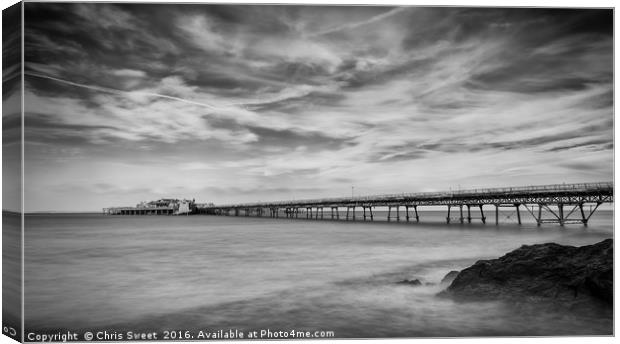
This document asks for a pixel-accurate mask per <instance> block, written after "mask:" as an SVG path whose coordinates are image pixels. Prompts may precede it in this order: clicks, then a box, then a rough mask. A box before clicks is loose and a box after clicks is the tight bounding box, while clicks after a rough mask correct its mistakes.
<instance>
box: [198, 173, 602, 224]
mask: <svg viewBox="0 0 620 344" xmlns="http://www.w3.org/2000/svg"><path fill="white" fill-rule="evenodd" d="M613 193H614V186H613V183H612V182H602V183H580V184H555V185H538V186H525V187H506V188H492V189H475V190H459V191H450V192H425V193H402V194H389V195H373V196H358V197H343V198H323V199H307V200H291V201H277V202H258V203H244V204H228V205H212V204H208V205H206V204H204V205H201V204H197V205H196V209H195V211H196V212H197V213H199V214H210V215H228V216H259V217H261V216H268V217H273V218H280V217H284V218H293V219H331V220H340V219H342V220H347V221H349V220H350V221H355V220H363V221H374V219H375V213H373V209H375V211H376V208H377V207H383V208H387V220H388V221H402V220H404V221H407V222H410V221H415V222H419V221H420V216H419V213H418V207H421V206H424V207H427V206H432V207H439V206H442V207H446V210H447V216H446V222H447V223H450V222H451V221H457V222H460V223H465V221H467V222H468V223H471V222H472V219H479V220H481V221H482V222H483V223H486V221H487V217H486V215H485V213H484V209H483V206H485V205H490V206H494V210H495V224H499V208H500V207H511V208H513V209H515V210H516V214H517V221H518V223H519V224H521V209H525V210H526V211H527V212H528V213H529V214H531V215H532V216H533V217H534V219H535V220H536V223H537V224H538V225H539V226H540V225H541V224H542V223H558V224H560V225H561V226H563V225H564V224H568V223H580V224H583V225H584V226H587V224H588V220H589V219H590V217H592V215H593V214H594V212H595V211H596V210H597V209H598V207H599V206H600V205H601V204H603V203H612V202H613ZM586 206H589V207H586ZM345 208H346V213H345V215H344V216H342V218H341V210H343V209H345ZM472 208H473V211H474V213H478V214H477V215H478V216H475V217H474V216H472ZM325 209H328V212H325ZM356 210H358V212H357V213H356ZM359 210H361V212H360V211H359ZM401 210H403V212H402V213H401ZM455 212H456V215H457V217H456V219H454V218H453V217H451V216H454V215H455ZM465 212H466V213H465Z"/></svg>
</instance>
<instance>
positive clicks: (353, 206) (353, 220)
mask: <svg viewBox="0 0 620 344" xmlns="http://www.w3.org/2000/svg"><path fill="white" fill-rule="evenodd" d="M352 220H353V221H355V206H353V218H352Z"/></svg>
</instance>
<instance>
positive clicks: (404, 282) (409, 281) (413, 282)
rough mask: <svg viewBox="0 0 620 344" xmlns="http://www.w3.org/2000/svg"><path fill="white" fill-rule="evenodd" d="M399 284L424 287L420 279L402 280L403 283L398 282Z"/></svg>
mask: <svg viewBox="0 0 620 344" xmlns="http://www.w3.org/2000/svg"><path fill="white" fill-rule="evenodd" d="M396 283H397V284H407V285H413V286H418V285H422V282H420V280H419V279H414V280H408V279H405V280H402V281H398V282H396Z"/></svg>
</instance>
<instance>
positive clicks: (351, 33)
mask: <svg viewBox="0 0 620 344" xmlns="http://www.w3.org/2000/svg"><path fill="white" fill-rule="evenodd" d="M25 8H26V10H25V22H26V26H25V42H24V43H25V67H24V68H25V86H24V87H25V104H26V105H25V125H26V127H25V157H26V158H25V170H24V176H25V185H26V187H25V209H26V211H99V210H101V208H103V207H109V206H121V205H134V204H136V203H138V202H140V201H143V200H152V199H157V198H162V197H166V198H168V197H172V198H189V199H193V198H194V199H196V201H198V202H214V203H216V204H218V203H219V204H222V203H234V202H249V201H269V200H285V199H303V198H315V197H341V196H347V195H351V193H352V192H353V193H354V194H355V195H356V196H357V195H369V194H384V193H401V192H425V191H443V190H450V189H452V190H455V189H470V188H480V187H496V186H497V187H501V186H521V185H530V184H553V183H577V182H596V181H611V180H612V179H613V37H612V33H613V17H612V11H611V10H593V9H573V10H571V9H544V8H537V9H527V8H521V9H516V8H466V7H442V8H432V7H380V6H364V7H353V6H341V7H338V6H297V5H295V6H292V5H291V6H286V5H281V6H269V5H255V6H247V5H181V4H173V5H166V4H122V5H119V4H110V3H81V4H68V3H64V4H51V3H26V5H25ZM352 188H353V189H352Z"/></svg>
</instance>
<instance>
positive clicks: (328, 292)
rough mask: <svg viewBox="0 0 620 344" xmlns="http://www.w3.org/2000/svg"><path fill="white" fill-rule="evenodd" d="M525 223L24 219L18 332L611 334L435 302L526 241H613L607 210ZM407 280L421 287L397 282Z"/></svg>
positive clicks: (549, 313)
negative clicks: (459, 279) (581, 220)
mask: <svg viewBox="0 0 620 344" xmlns="http://www.w3.org/2000/svg"><path fill="white" fill-rule="evenodd" d="M325 214H326V215H325V216H326V217H327V216H328V212H327V211H326V212H325ZM521 215H522V217H523V219H524V220H523V221H524V223H523V224H522V225H518V224H517V223H516V218H515V214H514V212H510V211H502V212H501V213H500V224H499V225H495V219H494V214H488V216H489V218H488V219H487V223H486V224H483V223H482V222H481V221H480V219H473V220H472V223H471V224H470V223H467V221H465V223H464V224H461V223H459V221H458V220H454V219H453V221H452V223H451V224H446V219H445V217H446V214H445V212H435V211H426V212H424V211H422V212H421V213H420V222H419V223H416V222H415V221H413V219H412V220H411V221H410V222H406V221H405V220H404V217H403V215H402V214H401V221H400V222H394V221H392V222H389V223H388V222H386V221H385V216H386V214H385V213H383V214H382V213H380V212H379V213H376V214H375V220H376V221H373V222H370V221H363V220H362V219H361V217H360V213H358V214H357V219H356V221H345V220H344V219H343V217H341V219H340V220H339V221H336V220H315V219H312V220H309V219H287V218H277V219H275V218H269V217H262V218H259V217H246V216H238V217H237V216H210V215H193V216H111V215H102V214H31V215H26V216H25V234H24V235H25V241H24V244H25V266H24V272H25V281H24V285H25V300H24V312H25V333H26V334H28V333H31V332H32V333H60V332H61V331H76V332H78V333H85V332H86V331H89V332H92V333H103V332H105V334H106V335H109V338H107V339H109V340H115V339H116V340H118V339H128V338H127V332H128V331H135V332H138V333H141V332H148V331H152V332H156V333H157V334H158V335H159V337H158V338H157V339H162V336H163V335H164V333H167V334H168V336H171V334H170V333H174V336H175V338H176V337H177V336H180V338H178V339H183V340H187V339H202V340H204V339H208V338H204V337H203V338H197V337H196V336H197V335H199V333H200V332H199V331H203V336H204V335H205V334H206V333H211V335H216V336H217V334H220V335H221V334H222V333H224V332H226V331H228V332H226V333H232V331H238V332H237V333H245V335H246V337H245V338H247V335H248V334H250V333H251V332H253V331H256V332H257V333H259V334H262V333H265V336H267V335H268V333H271V334H272V337H271V338H268V337H263V338H262V339H279V338H288V339H291V338H294V337H290V336H291V334H292V335H299V334H304V333H305V335H310V336H315V337H323V336H324V337H334V338H394V337H400V338H412V337H468V336H476V337H479V336H563V335H610V334H612V333H613V319H611V318H610V317H609V316H602V315H601V316H599V315H598V314H597V313H596V312H594V313H592V312H590V313H587V314H581V313H580V312H567V311H566V310H558V309H557V308H555V307H550V306H545V305H539V304H528V302H527V301H526V300H524V302H523V304H521V305H515V304H507V303H504V302H503V301H495V300H488V301H484V302H463V301H459V300H453V299H450V298H447V297H441V296H438V295H437V294H438V293H440V292H441V291H442V290H444V289H445V288H446V287H447V285H446V284H442V283H440V282H441V280H442V278H443V277H444V276H445V275H446V274H447V273H448V272H450V271H452V270H462V269H464V268H467V267H468V266H471V265H472V264H474V263H475V262H476V261H478V260H481V259H493V258H498V257H500V256H502V255H504V254H506V253H507V252H509V251H512V250H514V249H517V248H519V247H521V246H522V245H531V244H538V243H549V242H555V243H559V244H565V245H574V246H581V245H588V244H594V243H597V242H600V241H602V240H604V239H607V238H611V237H613V212H612V211H604V210H602V211H598V212H597V213H595V214H594V216H593V217H592V218H591V219H590V222H589V224H588V226H587V227H584V226H583V225H575V224H571V225H566V226H564V227H561V226H559V225H558V224H543V225H542V226H540V227H538V226H536V224H535V223H534V222H533V221H532V218H531V216H530V215H528V214H527V213H526V212H525V211H523V209H522V214H521ZM381 217H383V220H381V219H380V218H381ZM405 279H408V280H412V279H418V280H420V281H421V283H422V285H420V286H412V285H407V284H402V283H398V282H399V281H402V280H405ZM261 331H262V332H261ZM265 331H269V332H265ZM273 334H276V337H275V338H274V337H273ZM118 335H120V336H121V338H118ZM115 336H116V337H115ZM190 336H191V337H190ZM175 338H168V339H175ZM212 338H215V337H212ZM224 338H225V337H224ZM100 339H102V338H100ZM104 339H105V338H104Z"/></svg>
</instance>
